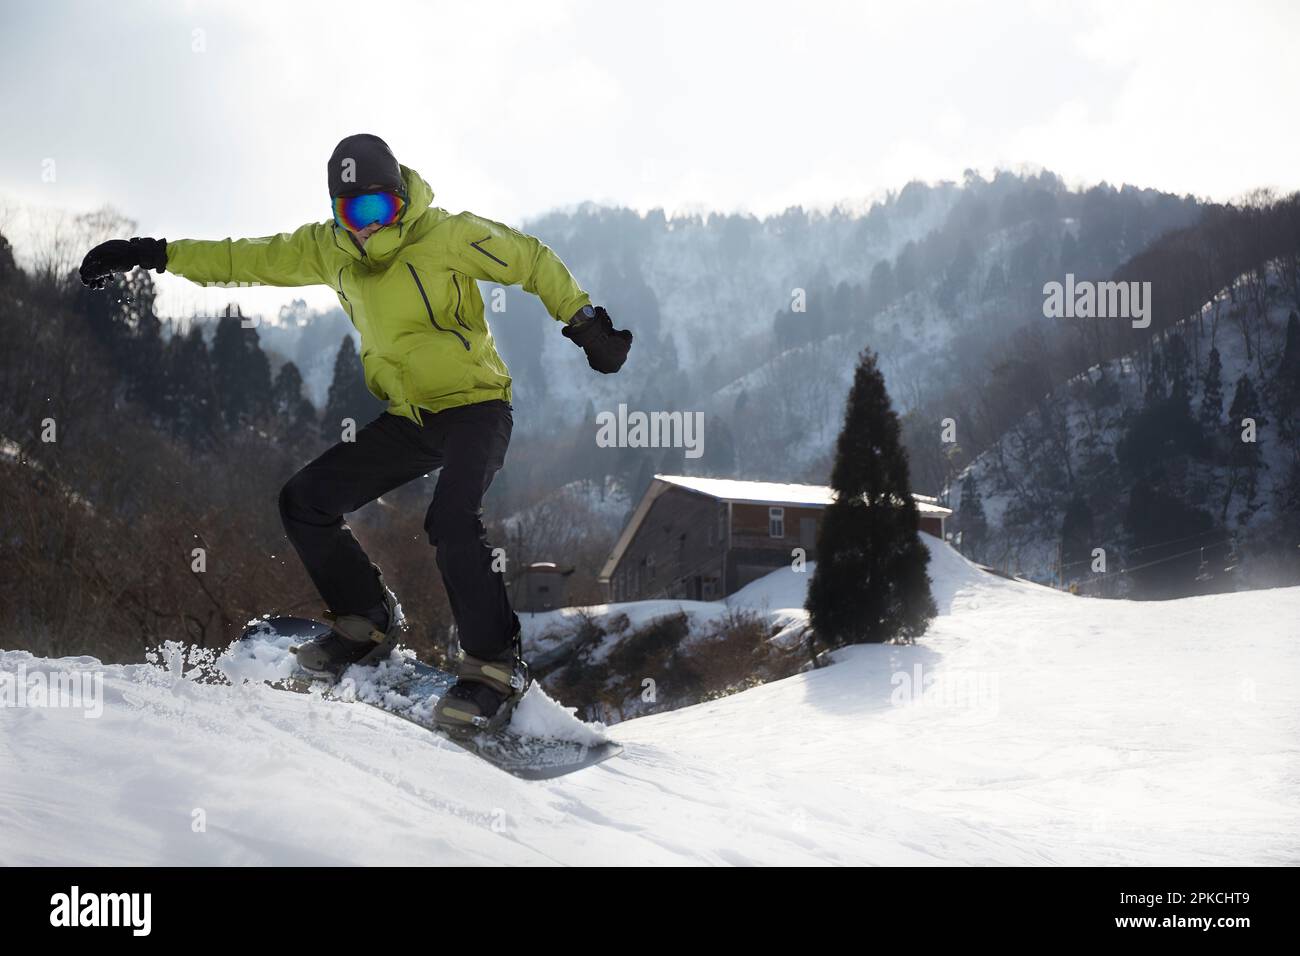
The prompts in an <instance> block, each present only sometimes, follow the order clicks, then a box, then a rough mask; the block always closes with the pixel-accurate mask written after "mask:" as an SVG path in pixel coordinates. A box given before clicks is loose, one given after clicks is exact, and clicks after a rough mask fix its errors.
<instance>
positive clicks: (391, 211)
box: [334, 190, 406, 232]
mask: <svg viewBox="0 0 1300 956" xmlns="http://www.w3.org/2000/svg"><path fill="white" fill-rule="evenodd" d="M405 208H406V200H405V199H403V198H402V197H401V196H399V195H398V194H397V193H395V192H390V191H388V190H384V191H382V192H373V193H359V194H357V195H355V196H339V197H338V198H337V199H335V200H334V221H335V222H337V223H338V224H339V225H340V226H342V227H343V228H344V229H346V230H348V231H349V232H360V231H361V230H362V229H364V228H366V226H373V225H380V226H391V225H392V224H393V223H395V222H397V220H399V219H401V218H402V210H404V209H405Z"/></svg>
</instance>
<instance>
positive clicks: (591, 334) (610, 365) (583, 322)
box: [562, 305, 632, 375]
mask: <svg viewBox="0 0 1300 956" xmlns="http://www.w3.org/2000/svg"><path fill="white" fill-rule="evenodd" d="M562 334H563V335H564V337H565V338H566V339H569V340H570V341H571V342H573V344H574V345H577V346H579V347H581V348H582V350H583V351H584V352H586V353H587V364H588V365H590V366H591V367H592V368H594V369H595V370H596V371H597V372H603V373H604V374H606V375H608V374H609V373H610V372H617V371H618V370H619V369H621V368H622V367H623V363H624V362H626V361H627V350H628V349H630V348H631V347H632V333H631V332H629V331H628V330H627V329H616V328H614V323H613V321H611V319H610V317H609V313H608V312H606V311H605V310H604V308H602V307H601V306H596V307H595V308H594V309H593V308H592V307H591V306H589V305H588V306H585V307H583V308H582V309H580V310H579V311H578V312H577V313H576V314H575V315H574V316H573V318H571V319H570V320H569V324H568V325H566V326H565V327H564V331H563V333H562Z"/></svg>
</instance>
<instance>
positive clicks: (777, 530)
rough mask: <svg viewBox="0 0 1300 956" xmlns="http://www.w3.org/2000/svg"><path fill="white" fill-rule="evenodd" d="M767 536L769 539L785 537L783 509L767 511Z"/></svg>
mask: <svg viewBox="0 0 1300 956" xmlns="http://www.w3.org/2000/svg"><path fill="white" fill-rule="evenodd" d="M767 536H768V537H769V538H784V537H785V509H784V508H768V509H767Z"/></svg>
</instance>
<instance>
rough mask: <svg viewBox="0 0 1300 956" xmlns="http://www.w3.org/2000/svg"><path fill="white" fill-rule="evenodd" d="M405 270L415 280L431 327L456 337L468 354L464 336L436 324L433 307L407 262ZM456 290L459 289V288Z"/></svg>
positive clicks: (417, 274) (415, 273) (413, 267)
mask: <svg viewBox="0 0 1300 956" xmlns="http://www.w3.org/2000/svg"><path fill="white" fill-rule="evenodd" d="M406 268H408V269H410V270H411V278H412V279H414V280H415V287H416V288H417V289H419V290H420V298H421V299H423V300H424V309H425V311H426V312H428V313H429V321H430V322H432V323H433V327H434V328H435V329H437V330H438V331H439V332H450V333H451V334H452V335H454V336H456V338H458V339H460V344H461V345H463V346H465V351H466V352H468V351H469V340H468V339H466V338H465V336H463V335H461V334H460V333H459V332H457V331H456V330H455V329H444V328H443V327H442V326H441V325H439V324H438V320H437V319H436V318H434V315H433V306H431V305H430V304H429V297H428V296H427V295H426V294H425V292H424V283H423V282H421V281H420V274H419V273H418V272H416V271H415V266H413V265H411V264H410V263H409V262H408V263H407V264H406ZM457 288H458V289H459V287H457Z"/></svg>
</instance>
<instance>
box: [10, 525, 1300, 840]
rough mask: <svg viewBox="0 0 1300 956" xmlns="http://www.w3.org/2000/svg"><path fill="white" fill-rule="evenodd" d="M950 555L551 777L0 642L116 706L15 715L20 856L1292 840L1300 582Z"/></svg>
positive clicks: (383, 725)
mask: <svg viewBox="0 0 1300 956" xmlns="http://www.w3.org/2000/svg"><path fill="white" fill-rule="evenodd" d="M931 548H932V551H933V555H934V561H933V562H932V564H931V573H932V576H933V577H934V581H935V586H934V591H935V598H936V600H937V602H938V604H939V607H940V610H941V616H940V617H939V618H938V619H937V620H936V621H935V623H934V626H933V628H932V630H931V632H930V633H929V634H927V635H926V637H925V638H924V640H923V641H922V642H921V643H920V644H918V645H915V646H910V647H891V646H871V647H856V648H851V649H848V650H846V651H843V652H840V654H839V663H837V664H836V665H835V666H833V667H829V668H825V669H822V670H818V671H814V672H811V673H807V674H803V675H800V676H797V677H793V678H790V679H787V680H783V681H779V682H776V683H772V684H768V685H765V686H762V687H759V688H756V689H753V690H750V691H746V692H745V693H742V694H737V695H735V696H732V697H728V698H725V699H722V700H718V701H714V702H710V703H707V704H702V705H699V706H695V707H690V708H685V709H683V710H679V711H675V712H673V713H668V714H663V715H658V716H654V717H647V718H642V719H637V720H631V721H627V722H625V723H622V724H619V725H618V726H617V727H615V728H613V733H612V735H613V736H614V737H616V738H617V739H618V740H620V741H621V742H622V743H623V744H624V745H625V747H626V753H625V754H624V755H623V756H622V757H620V758H618V759H615V760H613V761H610V762H607V763H605V764H602V765H600V766H599V767H596V768H592V769H589V770H586V771H584V772H582V773H579V774H576V775H573V776H570V777H566V778H563V779H560V780H556V781H551V782H543V783H528V782H523V781H519V780H516V779H514V778H512V777H509V776H506V775H505V774H502V773H500V772H498V771H496V770H494V769H493V768H491V767H489V766H487V765H485V764H482V763H480V762H478V761H477V760H476V759H475V758H473V757H470V756H468V755H465V754H463V753H461V752H460V751H459V750H457V749H455V748H453V747H451V746H449V745H447V744H444V743H442V742H441V741H439V740H438V739H437V738H435V737H433V736H431V735H430V734H428V733H426V732H425V731H423V730H420V729H419V728H417V727H414V726H412V725H410V724H407V723H404V722H402V721H400V720H396V719H393V718H390V717H387V716H386V715H384V714H382V713H379V712H376V711H374V710H372V709H370V708H361V707H357V706H352V705H348V704H342V703H331V702H325V701H322V700H318V699H313V698H310V697H305V696H299V695H295V694H287V693H282V692H278V691H274V690H270V689H268V688H265V687H262V686H259V685H243V686H239V687H228V686H214V685H202V684H196V683H194V682H191V681H188V680H182V679H178V678H177V677H176V676H175V675H169V674H167V673H166V672H165V671H160V670H159V669H158V668H154V667H146V666H128V667H122V666H110V667H103V666H101V665H100V664H98V663H97V662H96V661H94V660H91V659H87V658H79V659H67V660H61V661H48V660H37V659H33V658H32V657H30V656H29V655H27V654H23V653H16V652H8V653H4V654H0V674H3V675H5V676H6V679H7V680H10V681H12V679H13V678H12V677H11V676H10V675H16V674H17V673H18V672H19V671H20V670H25V671H26V672H27V673H28V674H29V675H30V674H33V673H42V674H51V673H64V674H81V673H91V674H94V673H102V674H103V713H102V716H100V717H98V718H97V719H90V718H87V717H85V716H83V715H82V713H81V712H79V711H74V710H71V709H55V708H48V707H44V708H32V707H19V708H14V707H6V708H3V709H0V765H2V766H3V767H4V768H5V769H6V772H5V773H4V774H3V776H0V864H10V865H12V864H29V863H127V864H151V863H222V864H253V863H272V862H273V863H281V864H314V863H419V864H449V863H450V864H503V863H541V864H546V863H617V864H636V863H646V864H656V863H658V864H665V863H691V864H699V863H704V864H718V863H721V864H743V863H778V862H779V863H870V864H936V863H958V864H975V863H1005V864H1051V863H1055V864H1060V863H1079V864H1122V863H1139V864H1141V863H1163V864H1232V863H1255V864H1283V863H1293V864H1294V863H1296V862H1297V861H1300V814H1298V813H1297V809H1296V806H1295V801H1294V794H1295V792H1296V789H1297V787H1298V786H1300V757H1298V756H1297V751H1296V745H1295V742H1296V739H1297V732H1300V690H1298V689H1297V682H1296V680H1295V675H1296V673H1297V666H1298V665H1300V643H1298V642H1297V629H1296V624H1295V622H1296V621H1297V620H1300V588H1291V589H1285V590H1273V591H1256V592H1245V593H1238V594H1226V595H1217V596H1212V597H1201V598H1190V599H1186V600H1181V601H1171V602H1166V603H1161V604H1156V603H1149V602H1148V603H1132V602H1125V601H1099V600H1090V599H1087V598H1077V597H1071V596H1069V595H1065V594H1062V593H1059V592H1055V591H1051V590H1048V589H1045V588H1040V587H1037V586H1033V585H1028V584H1023V583H1020V582H1014V581H1008V580H1004V579H1001V578H997V577H993V576H990V575H986V574H984V573H982V572H980V571H978V570H977V569H975V568H974V567H973V566H972V565H970V564H968V563H967V562H966V561H965V560H964V559H962V558H961V557H960V556H958V555H957V554H955V552H953V551H952V550H951V549H949V548H948V547H947V546H946V545H941V544H937V543H931ZM200 811H202V815H200ZM198 819H202V820H203V821H204V823H205V827H204V828H203V829H202V830H201V832H196V829H198V827H197V824H196V823H195V821H196V820H198Z"/></svg>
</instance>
